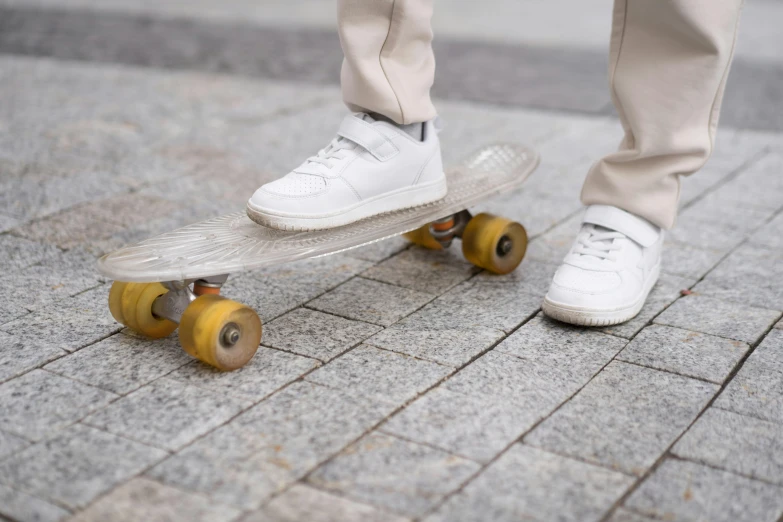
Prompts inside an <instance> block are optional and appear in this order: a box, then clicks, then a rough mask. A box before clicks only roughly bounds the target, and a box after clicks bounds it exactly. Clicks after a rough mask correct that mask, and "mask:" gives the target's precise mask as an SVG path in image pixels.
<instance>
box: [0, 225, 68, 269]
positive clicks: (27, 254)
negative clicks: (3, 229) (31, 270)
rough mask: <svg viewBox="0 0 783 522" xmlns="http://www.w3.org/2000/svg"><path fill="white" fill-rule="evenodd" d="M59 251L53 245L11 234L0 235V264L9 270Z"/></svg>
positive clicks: (32, 263)
mask: <svg viewBox="0 0 783 522" xmlns="http://www.w3.org/2000/svg"><path fill="white" fill-rule="evenodd" d="M59 252H60V250H59V249H58V248H57V247H55V246H53V245H47V244H46V243H39V242H37V241H31V240H29V239H25V238H22V237H17V236H14V235H11V234H1V235H0V266H2V267H4V270H7V271H9V272H11V271H16V270H21V269H23V268H27V267H28V266H32V265H34V264H36V263H39V262H41V261H43V260H44V259H47V258H50V257H53V256H55V255H57V253H59Z"/></svg>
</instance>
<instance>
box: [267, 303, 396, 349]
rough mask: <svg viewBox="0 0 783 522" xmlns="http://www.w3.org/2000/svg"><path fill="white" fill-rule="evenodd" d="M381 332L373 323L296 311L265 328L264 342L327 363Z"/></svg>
mask: <svg viewBox="0 0 783 522" xmlns="http://www.w3.org/2000/svg"><path fill="white" fill-rule="evenodd" d="M380 330H382V328H381V327H380V326H377V325H374V324H369V323H364V322H361V321H351V320H350V319H345V318H343V317H338V316H336V315H331V314H325V313H322V312H318V311H316V310H309V309H307V308H297V309H296V310H292V311H291V312H289V313H287V314H285V315H284V316H282V317H278V318H277V319H275V320H274V321H272V322H271V323H268V324H266V325H264V335H263V343H264V345H266V346H271V347H273V348H277V349H280V350H285V351H288V352H293V353H296V354H299V355H304V356H306V357H312V358H313V359H318V360H320V361H321V362H327V361H329V360H331V359H334V358H335V357H337V356H338V355H341V354H342V353H344V352H346V351H348V350H350V349H351V348H353V347H354V346H356V345H358V344H359V343H361V342H362V341H364V340H365V339H367V338H368V337H370V336H372V335H373V334H375V333H376V332H378V331H380Z"/></svg>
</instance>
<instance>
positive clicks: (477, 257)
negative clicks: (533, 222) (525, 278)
mask: <svg viewBox="0 0 783 522" xmlns="http://www.w3.org/2000/svg"><path fill="white" fill-rule="evenodd" d="M526 251H527V232H526V231H525V227H523V226H522V225H520V224H519V223H516V222H514V221H511V220H510V219H505V218H501V217H498V216H493V215H492V214H484V213H482V214H478V215H476V216H474V217H473V218H472V219H471V220H470V221H469V222H468V224H467V226H466V227H465V230H464V231H463V232H462V253H463V254H464V255H465V259H467V260H468V261H470V262H471V263H473V264H474V265H476V266H478V267H480V268H483V269H485V270H489V271H490V272H494V273H496V274H508V273H509V272H513V271H514V269H515V268H516V267H517V266H519V263H521V262H522V259H524V257H525V252H526Z"/></svg>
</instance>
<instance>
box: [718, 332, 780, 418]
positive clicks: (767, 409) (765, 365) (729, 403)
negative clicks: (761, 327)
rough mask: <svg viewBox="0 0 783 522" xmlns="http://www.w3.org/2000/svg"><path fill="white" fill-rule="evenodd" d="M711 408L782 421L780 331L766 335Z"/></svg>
mask: <svg viewBox="0 0 783 522" xmlns="http://www.w3.org/2000/svg"><path fill="white" fill-rule="evenodd" d="M715 406H718V407H720V408H725V409H727V410H731V411H735V412H737V413H742V414H745V415H749V416H752V417H757V418H760V419H766V420H769V421H773V422H781V420H783V330H780V329H773V330H772V331H770V332H769V334H767V337H765V338H764V341H763V342H762V343H761V344H760V345H759V346H758V347H757V348H756V349H755V350H754V351H753V353H752V354H750V357H748V359H747V361H745V364H744V365H743V366H742V368H740V371H739V372H738V373H737V375H736V376H735V377H734V378H733V379H732V380H731V382H730V383H729V385H728V386H726V389H725V390H723V393H721V395H720V397H718V399H717V400H716V401H715Z"/></svg>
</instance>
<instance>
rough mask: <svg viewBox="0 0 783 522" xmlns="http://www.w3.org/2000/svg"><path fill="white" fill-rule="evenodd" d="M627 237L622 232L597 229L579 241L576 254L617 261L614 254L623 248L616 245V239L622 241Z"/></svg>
mask: <svg viewBox="0 0 783 522" xmlns="http://www.w3.org/2000/svg"><path fill="white" fill-rule="evenodd" d="M624 237H625V235H623V234H621V233H620V232H615V231H611V232H602V231H598V230H596V229H594V228H593V229H590V230H589V231H588V233H587V234H582V235H580V236H579V239H578V240H577V244H576V248H574V253H575V254H581V255H583V256H593V257H596V258H598V259H609V260H611V261H616V258H615V257H614V256H612V252H613V251H615V250H620V249H621V248H622V247H621V246H620V245H616V244H615V243H614V240H615V239H622V238H624Z"/></svg>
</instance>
